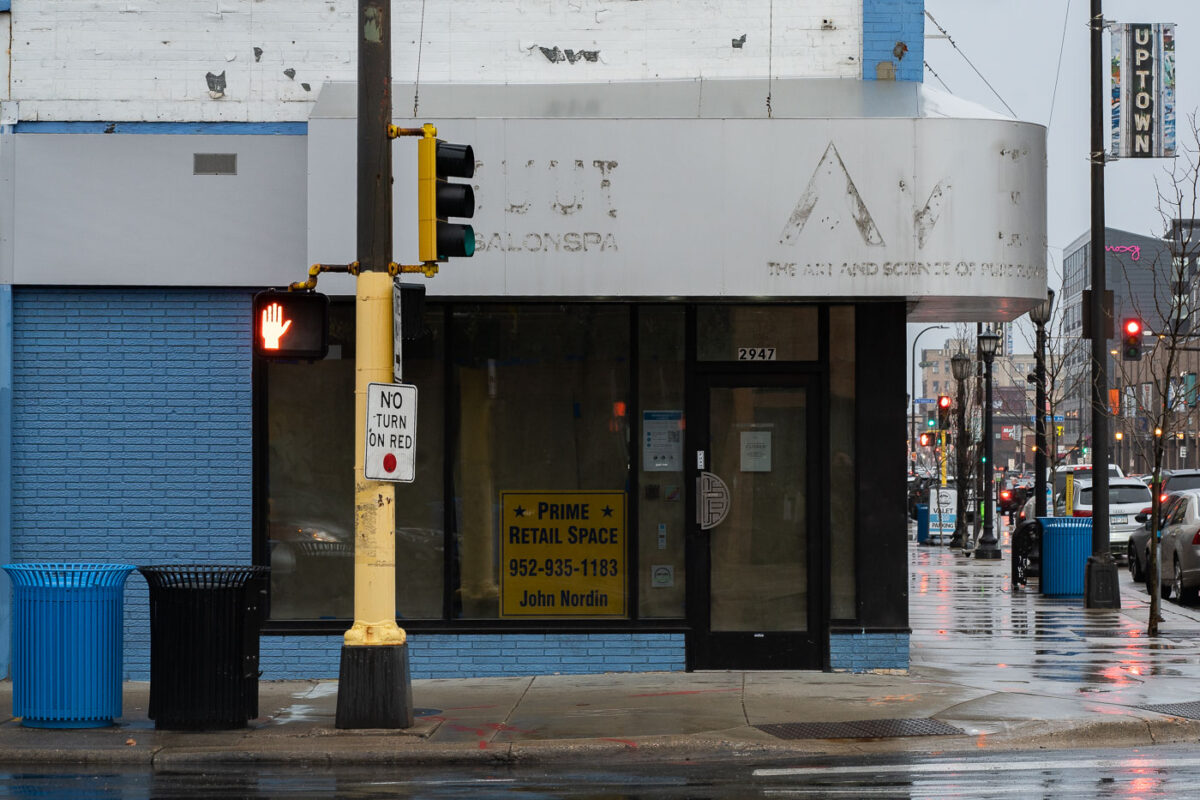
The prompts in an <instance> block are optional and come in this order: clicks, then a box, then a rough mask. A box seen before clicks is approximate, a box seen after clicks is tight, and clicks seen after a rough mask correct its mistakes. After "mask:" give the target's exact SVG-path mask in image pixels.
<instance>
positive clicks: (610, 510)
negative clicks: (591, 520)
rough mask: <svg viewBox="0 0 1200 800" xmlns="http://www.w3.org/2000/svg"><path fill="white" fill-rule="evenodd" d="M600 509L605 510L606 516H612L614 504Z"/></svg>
mask: <svg viewBox="0 0 1200 800" xmlns="http://www.w3.org/2000/svg"><path fill="white" fill-rule="evenodd" d="M600 510H601V511H603V512H604V516H606V517H611V516H612V512H613V510H612V506H605V507H604V508H602V509H600Z"/></svg>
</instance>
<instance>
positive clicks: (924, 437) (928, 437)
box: [920, 433, 933, 447]
mask: <svg viewBox="0 0 1200 800" xmlns="http://www.w3.org/2000/svg"><path fill="white" fill-rule="evenodd" d="M920 442H921V447H929V445H931V444H933V434H932V433H922V434H921V436H920Z"/></svg>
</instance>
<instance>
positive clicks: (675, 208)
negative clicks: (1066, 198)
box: [308, 80, 1046, 321]
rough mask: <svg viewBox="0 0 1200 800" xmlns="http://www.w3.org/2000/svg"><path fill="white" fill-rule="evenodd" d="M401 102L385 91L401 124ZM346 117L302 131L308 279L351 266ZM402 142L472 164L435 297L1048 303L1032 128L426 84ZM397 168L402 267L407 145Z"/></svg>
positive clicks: (883, 90) (729, 93)
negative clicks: (457, 238) (433, 140)
mask: <svg viewBox="0 0 1200 800" xmlns="http://www.w3.org/2000/svg"><path fill="white" fill-rule="evenodd" d="M768 92H769V95H768ZM768 97H769V102H770V116H769V117H768V112H767V103H768ZM412 99H413V87H412V86H411V85H407V86H406V85H403V84H394V86H393V108H394V109H395V111H397V112H400V111H402V110H403V111H407V110H410V109H411V108H412V102H411V101H412ZM355 104H356V92H355V86H354V85H353V84H327V85H326V86H325V87H324V89H323V90H322V94H321V97H320V98H319V100H318V102H317V104H316V107H315V109H314V112H313V116H312V119H311V120H310V123H309V141H308V168H309V169H308V173H309V185H308V210H309V213H308V220H309V240H308V251H309V256H310V258H309V260H310V261H312V262H319V261H324V262H329V263H344V262H345V261H347V260H350V259H349V254H351V253H353V251H354V241H355V238H354V237H355V214H354V198H355V187H354V181H355V174H354V169H353V158H354V152H355V137H356V135H357V132H356V123H355V119H354V117H355ZM396 121H397V123H398V124H402V125H412V124H414V122H416V123H419V122H432V123H434V124H435V125H436V126H437V127H438V132H439V137H440V138H442V139H445V140H447V141H452V142H461V143H468V144H471V145H472V146H473V147H474V151H475V157H476V160H477V170H476V174H475V178H474V179H473V181H472V183H473V184H474V185H475V187H476V201H477V210H476V215H475V218H474V220H472V222H473V224H474V227H475V230H476V237H477V241H478V249H477V252H476V254H475V256H474V257H473V258H470V259H458V260H452V261H450V262H449V263H448V264H445V265H444V266H443V267H442V270H441V272H440V273H439V274H438V275H437V277H436V278H435V279H433V280H432V281H430V282H429V292H430V294H431V295H439V296H459V297H557V298H570V297H608V298H655V297H689V298H722V299H725V298H729V299H732V298H738V299H754V298H759V299H770V300H774V299H781V300H782V299H806V300H826V299H848V298H854V299H880V300H883V299H889V300H894V299H897V298H905V299H907V300H908V301H909V303H910V317H909V318H910V320H911V321H921V320H948V319H954V320H979V319H986V320H995V319H1013V318H1015V317H1017V316H1019V315H1020V314H1022V313H1024V312H1025V311H1026V310H1028V308H1029V307H1031V306H1032V305H1033V304H1034V303H1035V302H1039V301H1040V300H1041V299H1042V298H1044V297H1045V289H1046V257H1045V253H1046V247H1045V242H1046V155H1045V129H1044V127H1042V126H1040V125H1035V124H1031V123H1024V122H1017V121H1013V120H1010V119H1006V118H1001V117H998V116H996V115H994V114H992V113H991V112H988V111H985V110H983V109H980V108H979V107H976V106H972V105H970V104H967V103H965V102H963V101H960V100H958V99H956V98H953V97H950V96H948V95H943V94H940V93H937V92H933V91H932V90H930V89H928V88H926V87H924V86H922V85H920V84H914V83H890V82H869V81H867V82H864V81H855V80H820V81H813V80H807V81H801V80H795V81H781V80H775V81H772V82H770V83H768V82H767V81H765V80H763V81H681V82H667V83H622V84H605V85H578V84H571V85H519V86H459V85H435V86H427V85H422V86H421V87H420V94H419V106H418V115H417V116H416V117H415V118H400V117H398V118H397V120H396ZM393 155H394V167H393V174H394V176H395V186H396V192H395V206H396V208H395V217H396V228H395V242H396V244H395V258H396V260H397V261H401V262H403V263H410V262H413V261H415V260H416V244H415V242H416V233H415V228H416V226H415V218H416V211H415V195H416V191H415V187H416V166H415V162H416V155H415V140H414V139H408V140H406V139H398V140H396V142H395V143H394V149H393ZM347 167H349V168H347ZM342 280H345V279H342ZM331 283H333V281H331ZM325 285H326V279H325V278H322V287H323V288H324V287H325ZM347 285H348V284H347ZM330 288H331V289H332V287H330Z"/></svg>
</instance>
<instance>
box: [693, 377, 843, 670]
mask: <svg viewBox="0 0 1200 800" xmlns="http://www.w3.org/2000/svg"><path fill="white" fill-rule="evenodd" d="M760 378H762V376H760ZM768 380H769V382H768ZM706 384H707V385H706V386H705V388H704V391H703V395H704V396H703V397H702V398H698V399H700V400H701V402H703V403H706V405H707V409H706V411H707V413H706V414H704V415H703V416H702V418H701V427H703V423H704V422H707V430H701V431H698V432H697V436H696V438H695V440H694V443H695V446H696V453H695V454H694V455H695V467H696V473H697V478H698V480H697V482H696V487H697V488H696V491H695V500H696V503H697V511H698V514H697V522H696V528H695V530H694V532H693V537H692V540H693V547H692V553H691V555H692V556H693V561H692V563H693V567H692V568H690V569H689V574H690V575H691V576H693V579H692V580H690V581H689V585H694V586H695V587H696V589H695V593H694V594H693V596H692V597H691V598H690V599H691V600H692V602H691V603H690V607H691V608H692V609H693V610H694V619H693V631H694V633H693V635H692V636H691V637H690V640H689V646H688V662H689V668H692V669H820V668H821V666H822V657H823V642H824V637H823V636H822V635H819V634H820V628H821V624H820V621H821V619H822V616H821V615H820V614H819V613H818V612H819V611H820V609H819V608H818V606H819V604H820V598H821V597H822V596H823V593H822V592H821V591H818V585H819V581H820V579H819V574H820V572H819V570H818V569H816V568H817V567H819V564H820V563H821V562H820V558H819V557H818V556H819V553H818V548H817V547H816V546H815V543H816V542H817V541H818V537H817V536H816V531H817V525H816V524H814V519H815V513H816V510H817V507H818V506H819V503H818V498H817V497H815V495H814V492H813V488H812V487H813V485H814V483H815V480H814V479H815V477H816V476H815V475H814V474H813V465H814V464H815V463H819V462H818V460H817V459H816V458H814V457H812V454H813V453H814V448H815V446H816V442H817V441H818V439H817V436H816V435H815V431H816V427H815V423H816V421H817V414H816V411H815V409H814V408H813V404H812V401H811V394H810V389H809V387H808V386H807V385H806V384H805V383H804V382H803V381H802V380H800V379H796V378H792V377H787V378H785V377H783V376H780V377H773V378H770V379H765V378H763V379H762V380H759V381H756V380H754V379H753V378H751V377H748V376H738V377H732V376H724V377H716V376H710V377H709V378H708V379H707V381H706ZM701 461H703V466H701ZM697 577H698V578H699V580H694V578H697Z"/></svg>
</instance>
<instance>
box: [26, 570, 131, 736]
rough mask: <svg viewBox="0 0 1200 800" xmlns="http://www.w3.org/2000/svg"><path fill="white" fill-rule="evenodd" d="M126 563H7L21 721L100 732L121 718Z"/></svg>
mask: <svg viewBox="0 0 1200 800" xmlns="http://www.w3.org/2000/svg"><path fill="white" fill-rule="evenodd" d="M134 569H135V567H134V566H133V565H126V564H5V565H4V570H5V571H6V572H8V575H9V577H10V578H11V579H12V583H13V648H12V654H13V665H12V679H13V716H14V717H20V718H21V724H22V725H27V726H29V727H31V728H99V727H104V726H106V725H111V724H113V720H114V719H115V718H116V717H119V716H121V669H122V666H121V656H122V651H123V646H124V625H123V619H122V613H123V611H124V605H125V603H124V592H125V579H126V578H127V577H128V576H129V573H131V572H133V570H134Z"/></svg>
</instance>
